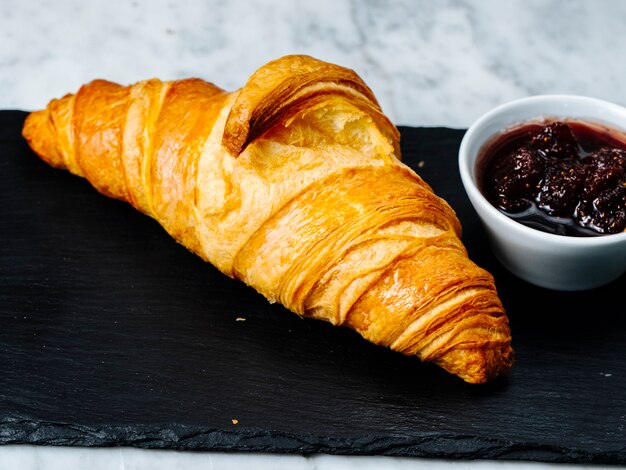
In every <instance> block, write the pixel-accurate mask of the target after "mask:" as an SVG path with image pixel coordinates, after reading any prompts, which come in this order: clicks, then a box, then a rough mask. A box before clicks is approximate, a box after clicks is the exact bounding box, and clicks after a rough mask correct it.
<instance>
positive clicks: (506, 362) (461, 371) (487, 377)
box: [434, 344, 515, 384]
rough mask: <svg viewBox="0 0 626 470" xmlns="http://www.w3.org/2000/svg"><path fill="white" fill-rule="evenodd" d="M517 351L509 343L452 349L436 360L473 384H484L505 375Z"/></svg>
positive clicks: (438, 363)
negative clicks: (496, 345) (489, 346)
mask: <svg viewBox="0 0 626 470" xmlns="http://www.w3.org/2000/svg"><path fill="white" fill-rule="evenodd" d="M514 358H515V353H514V351H513V349H512V348H511V346H510V345H509V344H506V345H503V346H498V347H491V348H488V347H487V348H486V347H476V348H468V349H452V350H450V351H448V352H447V353H445V354H444V355H443V356H440V357H439V358H437V359H436V360H435V361H434V362H435V363H436V364H437V365H439V366H441V367H442V368H444V369H445V370H447V371H448V372H451V373H452V374H455V375H458V376H459V377H460V378H461V379H463V380H464V381H466V382H468V383H471V384H484V383H487V382H490V381H492V380H493V379H495V378H496V377H499V376H501V375H504V374H505V373H506V372H508V371H509V369H510V368H511V367H512V366H513V361H514Z"/></svg>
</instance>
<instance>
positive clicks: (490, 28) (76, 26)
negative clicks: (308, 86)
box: [0, 0, 626, 127]
mask: <svg viewBox="0 0 626 470" xmlns="http://www.w3.org/2000/svg"><path fill="white" fill-rule="evenodd" d="M624 25H626V3H624V2H620V1H619V0H599V1H594V2H589V1H581V0H570V1H564V0H561V1H555V0H551V1H546V0H523V1H522V0H517V1H512V0H511V1H506V2H502V1H499V0H480V1H463V0H440V1H437V2H433V1H430V0H422V1H416V0H398V1H394V2H386V1H380V0H361V1H358V0H351V1H348V0H317V1H315V2H305V1H301V0H298V1H291V2H281V1H278V0H266V1H264V0H250V1H244V0H233V1H225V0H222V1H220V0H214V1H200V0H196V1H193V0H192V1H182V2H171V1H166V0H153V1H147V0H142V1H141V0H135V1H115V0H106V1H105V0H92V1H89V2H83V1H80V0H62V1H57V2H52V1H44V0H27V1H24V0H3V1H2V2H0V108H18V109H25V110H30V109H35V108H39V107H42V106H45V104H46V103H47V102H48V101H49V100H50V99H51V98H53V97H58V96H62V95H63V94H65V93H67V92H73V91H75V90H76V89H77V88H78V87H79V86H80V85H81V84H83V83H85V82H87V81H89V80H92V79H94V78H106V79H109V80H113V81H118V82H121V83H130V82H134V81H138V80H142V79H145V78H149V77H153V76H156V77H159V78H163V79H171V78H183V77H189V76H199V77H202V78H204V79H207V80H209V81H213V82H214V83H216V84H218V85H219V86H221V87H223V88H226V89H229V90H232V89H236V88H238V87H240V86H242V85H243V83H244V82H245V80H246V79H247V77H248V76H249V75H250V73H252V72H253V71H254V70H255V69H256V68H257V67H259V66H260V65H262V64H263V63H265V62H267V61H269V60H271V59H273V58H276V57H279V56H281V55H284V54H290V53H305V54H310V55H313V56H316V57H319V58H321V59H324V60H328V61H331V62H336V63H338V64H341V65H345V66H348V67H351V68H353V69H354V70H356V71H357V72H358V73H359V74H360V75H361V76H362V77H363V78H364V79H365V80H366V82H367V83H368V84H369V85H370V86H371V88H372V89H373V90H374V92H375V94H376V95H377V96H378V98H379V100H380V102H381V104H382V107H383V109H384V110H385V112H386V113H387V114H389V116H390V117H391V118H392V120H393V121H394V122H395V123H397V124H405V125H413V126H421V125H425V126H429V125H444V126H451V127H467V126H468V125H469V124H471V122H472V121H473V120H475V119H476V118H477V117H478V116H479V115H481V114H482V113H484V112H485V111H487V110H488V109H489V108H491V107H493V106H495V105H498V104H500V103H503V102H505V101H508V100H511V99H515V98H519V97H523V96H528V95H534V94H543V93H575V94H584V95H589V96H593V97H597V98H603V99H608V100H612V101H615V102H618V103H620V104H626V80H624V79H623V77H624V75H625V72H626V65H624V61H623V54H621V46H620V44H621V43H622V42H623V39H624V36H625V35H626V32H625V31H624Z"/></svg>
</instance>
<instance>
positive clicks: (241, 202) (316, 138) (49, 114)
mask: <svg viewBox="0 0 626 470" xmlns="http://www.w3.org/2000/svg"><path fill="white" fill-rule="evenodd" d="M23 134H24V136H25V138H26V139H27V140H28V142H29V144H30V146H31V147H32V148H33V150H34V151H35V152H36V153H37V154H38V155H39V156H40V157H41V158H42V159H43V160H45V161H46V162H48V163H49V164H50V165H52V166H54V167H57V168H65V169H68V170H69V171H71V172H72V173H74V174H76V175H79V176H82V177H85V178H87V179H88V180H89V181H90V182H91V184H92V185H93V186H94V187H95V188H96V189H97V190H98V191H100V192H101V193H103V194H105V195H107V196H110V197H114V198H118V199H122V200H125V201H127V202H129V203H130V204H132V205H133V206H134V207H136V208H137V209H138V210H140V211H142V212H144V213H146V214H148V215H150V216H151V217H153V218H155V219H156V220H157V221H158V222H159V223H160V224H161V225H162V226H163V227H164V228H165V229H166V230H167V231H168V232H169V233H170V234H171V235H172V237H174V238H175V239H176V240H177V241H178V242H180V243H182V244H183V245H185V246H186V247H187V248H189V249H190V250H191V251H193V252H195V253H196V254H198V255H199V256H201V257H202V258H203V259H205V260H206V261H208V262H210V263H212V264H214V265H215V266H216V267H217V268H218V269H220V270H221V271H222V272H223V273H225V274H227V275H228V276H231V277H233V278H236V279H241V280H242V281H244V282H246V283H247V284H248V285H250V286H252V287H253V288H255V289H256V290H257V291H259V292H261V293H262V294H263V295H264V296H265V297H266V298H268V299H269V300H270V301H272V302H280V303H281V304H283V305H284V306H285V307H287V308H288V309H290V310H292V311H293V312H295V313H297V314H299V315H302V316H305V317H311V318H317V319H322V320H327V321H329V322H331V323H333V324H335V325H346V326H349V327H350V328H353V329H354V330H356V331H358V332H359V333H360V334H361V335H362V336H363V337H364V338H366V339H368V340H370V341H372V342H374V343H376V344H380V345H384V346H387V347H390V348H392V349H394V350H396V351H399V352H401V353H404V354H409V355H416V356H418V357H419V358H420V359H422V360H424V361H432V362H434V363H436V364H439V365H440V366H441V367H443V368H445V369H446V370H448V371H450V372H452V373H454V374H457V375H458V376H460V377H461V378H463V379H464V380H466V381H468V382H473V383H481V382H485V381H487V380H490V379H492V378H494V377H496V376H497V375H499V374H501V373H503V372H505V371H507V370H508V369H509V368H510V367H511V365H512V361H513V352H512V349H511V345H510V342H511V337H510V331H509V327H508V320H507V317H506V314H505V312H504V310H503V307H502V304H501V302H500V300H499V298H498V296H497V293H496V289H495V286H494V282H493V278H492V276H491V275H490V274H489V273H487V272H486V271H484V270H483V269H481V268H479V267H478V266H476V265H475V264H474V263H472V262H471V261H470V260H469V259H468V257H467V253H466V251H465V248H464V247H463V244H462V243H461V241H460V234H461V226H460V223H459V221H458V219H457V218H456V216H455V214H454V211H453V210H452V209H451V208H450V206H449V205H448V204H447V203H446V202H445V201H444V200H442V199H441V198H439V197H437V196H436V195H435V194H434V193H433V192H432V190H431V188H430V187H429V186H428V185H427V184H426V183H425V182H424V181H423V180H422V179H421V178H420V177H419V176H418V175H416V174H415V173H414V172H413V171H412V170H411V169H409V168H408V167H407V166H405V165H404V164H403V163H402V162H401V161H400V150H399V133H398V131H397V129H396V128H395V127H394V126H393V125H392V124H391V122H390V121H389V120H388V119H387V118H386V117H385V116H384V114H383V113H382V111H381V110H380V107H379V105H378V103H377V102H376V99H375V97H374V95H373V94H372V92H371V90H370V89H369V88H368V87H367V86H366V85H365V83H363V81H362V80H361V79H360V78H359V77H358V76H357V75H356V74H355V73H354V72H353V71H351V70H348V69H345V68H343V67H339V66H336V65H332V64H329V63H325V62H322V61H319V60H316V59H313V58H311V57H307V56H287V57H283V58H281V59H278V60H276V61H273V62H270V63H268V64H266V65H265V66H263V67H261V68H260V69H259V70H257V71H256V72H255V73H254V74H253V75H252V76H251V77H250V79H249V80H248V82H247V84H246V85H245V86H244V87H243V88H241V89H240V90H237V91H235V92H232V93H227V92H225V91H223V90H221V89H219V88H218V87H216V86H214V85H212V84H210V83H207V82H205V81H202V80H199V79H187V80H179V81H170V82H163V81H160V80H156V79H152V80H147V81H143V82H139V83H136V84H134V85H132V86H128V87H125V86H120V85H117V84H114V83H111V82H107V81H103V80H96V81H93V82H91V83H89V84H86V85H84V86H83V87H81V88H80V90H79V91H78V92H77V93H76V94H73V95H66V96H65V97H63V98H61V99H58V100H52V101H51V102H50V104H49V105H48V107H47V108H46V109H44V110H41V111H36V112H34V113H32V114H30V115H29V116H28V118H27V120H26V123H25V125H24V130H23Z"/></svg>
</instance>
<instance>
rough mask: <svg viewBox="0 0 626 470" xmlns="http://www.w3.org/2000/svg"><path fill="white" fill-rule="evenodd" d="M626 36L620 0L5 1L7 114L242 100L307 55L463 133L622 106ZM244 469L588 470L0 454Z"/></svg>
mask: <svg viewBox="0 0 626 470" xmlns="http://www.w3.org/2000/svg"><path fill="white" fill-rule="evenodd" d="M625 26H626V2H623V1H619V0H613V1H608V0H599V1H593V2H592V1H582V0H569V1H567V0H561V1H545V0H543V1H542V0H517V1H513V0H509V1H501V0H478V1H473V2H472V1H460V0H456V1H455V0H445V1H437V2H435V1H432V0H419V1H418V0H401V1H395V2H391V1H382V0H380V1H375V0H368V1H357V0H352V1H344V0H315V1H302V0H296V1H281V0H267V1H263V0H253V1H243V0H180V1H170V0H152V1H148V0H135V1H130V0H129V1H121V0H119V1H118V0H93V1H84V0H83V1H81V0H57V1H51V0H1V1H0V109H24V110H32V109H35V108H40V107H42V106H45V104H46V103H47V102H48V101H49V100H50V99H51V98H53V97H58V96H61V95H63V94H65V93H66V92H70V91H75V90H76V89H77V88H78V87H79V86H80V85H81V84H82V83H84V82H87V81H89V80H91V79H94V78H106V79H109V80H114V81H118V82H121V83H129V82H133V81H137V80H141V79H145V78H149V77H152V76H157V77H159V78H163V79H171V78H181V77H188V76H198V77H202V78H205V79H207V80H210V81H213V82H215V83H216V84H218V85H220V86H222V87H223V88H226V89H235V88H238V87H239V86H241V85H243V83H244V81H245V80H246V78H247V77H248V75H249V74H250V73H251V72H252V71H253V70H255V69H256V68H257V67H258V66H260V65H262V64H263V63H264V62H266V61H268V60H270V59H273V58H276V57H278V56H281V55H284V54H289V53H306V54H310V55H314V56H316V57H318V58H321V59H324V60H328V61H331V62H336V63H339V64H341V65H345V66H348V67H351V68H353V69H354V70H356V71H357V72H358V73H359V74H360V75H361V76H362V77H363V78H364V79H365V81H366V82H367V83H368V84H369V85H370V86H371V88H372V89H373V90H374V92H375V94H376V95H377V96H378V98H379V100H380V102H381V104H382V107H383V109H384V110H385V112H386V113H387V114H388V115H389V116H390V117H391V118H392V120H393V121H394V122H395V123H396V124H404V125H413V126H433V125H442V126H449V127H467V126H468V125H470V124H471V123H472V121H473V120H475V119H476V118H477V117H478V116H479V115H481V114H482V113H483V112H485V111H487V110H488V109H489V108H491V107H493V106H495V105H497V104H500V103H503V102H506V101H508V100H511V99H514V98H518V97H523V96H528V95H534V94H542V93H575V94H584V95H588V96H593V97H598V98H603V99H608V100H611V101H615V102H618V103H620V104H623V105H626V61H625V60H624V58H625V56H624V53H623V48H624V47H623V44H624V43H625V41H626V27H625ZM244 467H245V468H254V469H283V468H284V469H287V468H288V469H295V470H298V469H331V468H338V469H356V468H359V469H370V468H371V469H374V468H376V469H380V468H383V469H393V470H395V469H409V468H411V469H420V468H434V469H438V468H455V469H466V468H467V469H483V470H484V469H491V468H512V469H548V468H557V469H561V468H575V469H582V468H591V467H586V466H575V465H565V466H563V465H558V466H553V465H544V464H536V463H502V462H495V463H494V462H446V461H432V460H428V461H424V460H421V459H397V458H382V457H380V458H379V457H356V458H355V457H331V456H324V455H318V456H312V457H303V456H267V455H265V456H261V455H254V454H242V455H237V454H221V453H210V452H208V453H195V452H184V453H179V452H164V451H145V450H138V449H125V448H122V449H117V448H116V449H82V448H44V447H30V446H4V447H2V448H0V469H4V468H7V469H14V468H15V469H18V468H19V469H33V470H35V469H36V470H39V469H64V470H70V469H83V468H90V469H95V470H99V469H110V468H115V469H143V468H151V469H189V470H191V469H201V468H202V469H204V468H210V469H234V468H244ZM594 468H599V467H594ZM611 468H615V467H611Z"/></svg>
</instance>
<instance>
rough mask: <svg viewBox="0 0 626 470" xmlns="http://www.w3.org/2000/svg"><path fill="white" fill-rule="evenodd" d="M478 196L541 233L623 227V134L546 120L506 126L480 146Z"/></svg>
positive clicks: (586, 233) (584, 124)
mask: <svg viewBox="0 0 626 470" xmlns="http://www.w3.org/2000/svg"><path fill="white" fill-rule="evenodd" d="M477 165H478V166H477V170H478V172H477V174H478V185H479V188H480V190H481V191H482V193H483V194H484V196H485V197H486V198H487V200H489V202H490V203H491V204H493V205H494V206H495V207H497V208H498V209H499V210H500V211H502V212H503V213H504V214H506V215H507V216H508V217H510V218H512V219H514V220H516V221H518V222H520V223H522V224H524V225H527V226H529V227H533V228H535V229H539V230H542V231H544V232H549V233H555V234H559V235H568V236H594V235H604V234H612V233H620V232H625V231H626V133H624V132H621V131H618V130H616V129H610V128H607V127H605V126H603V125H600V124H596V123H591V122H583V121H574V120H565V121H557V120H546V121H541V122H537V121H535V122H529V123H525V124H520V125H518V126H516V127H513V128H511V129H509V130H507V131H505V132H503V133H502V134H500V135H498V136H496V137H495V138H494V139H492V140H491V141H490V142H489V143H487V145H485V146H484V147H483V149H482V150H481V153H480V155H479V157H478V163H477Z"/></svg>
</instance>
